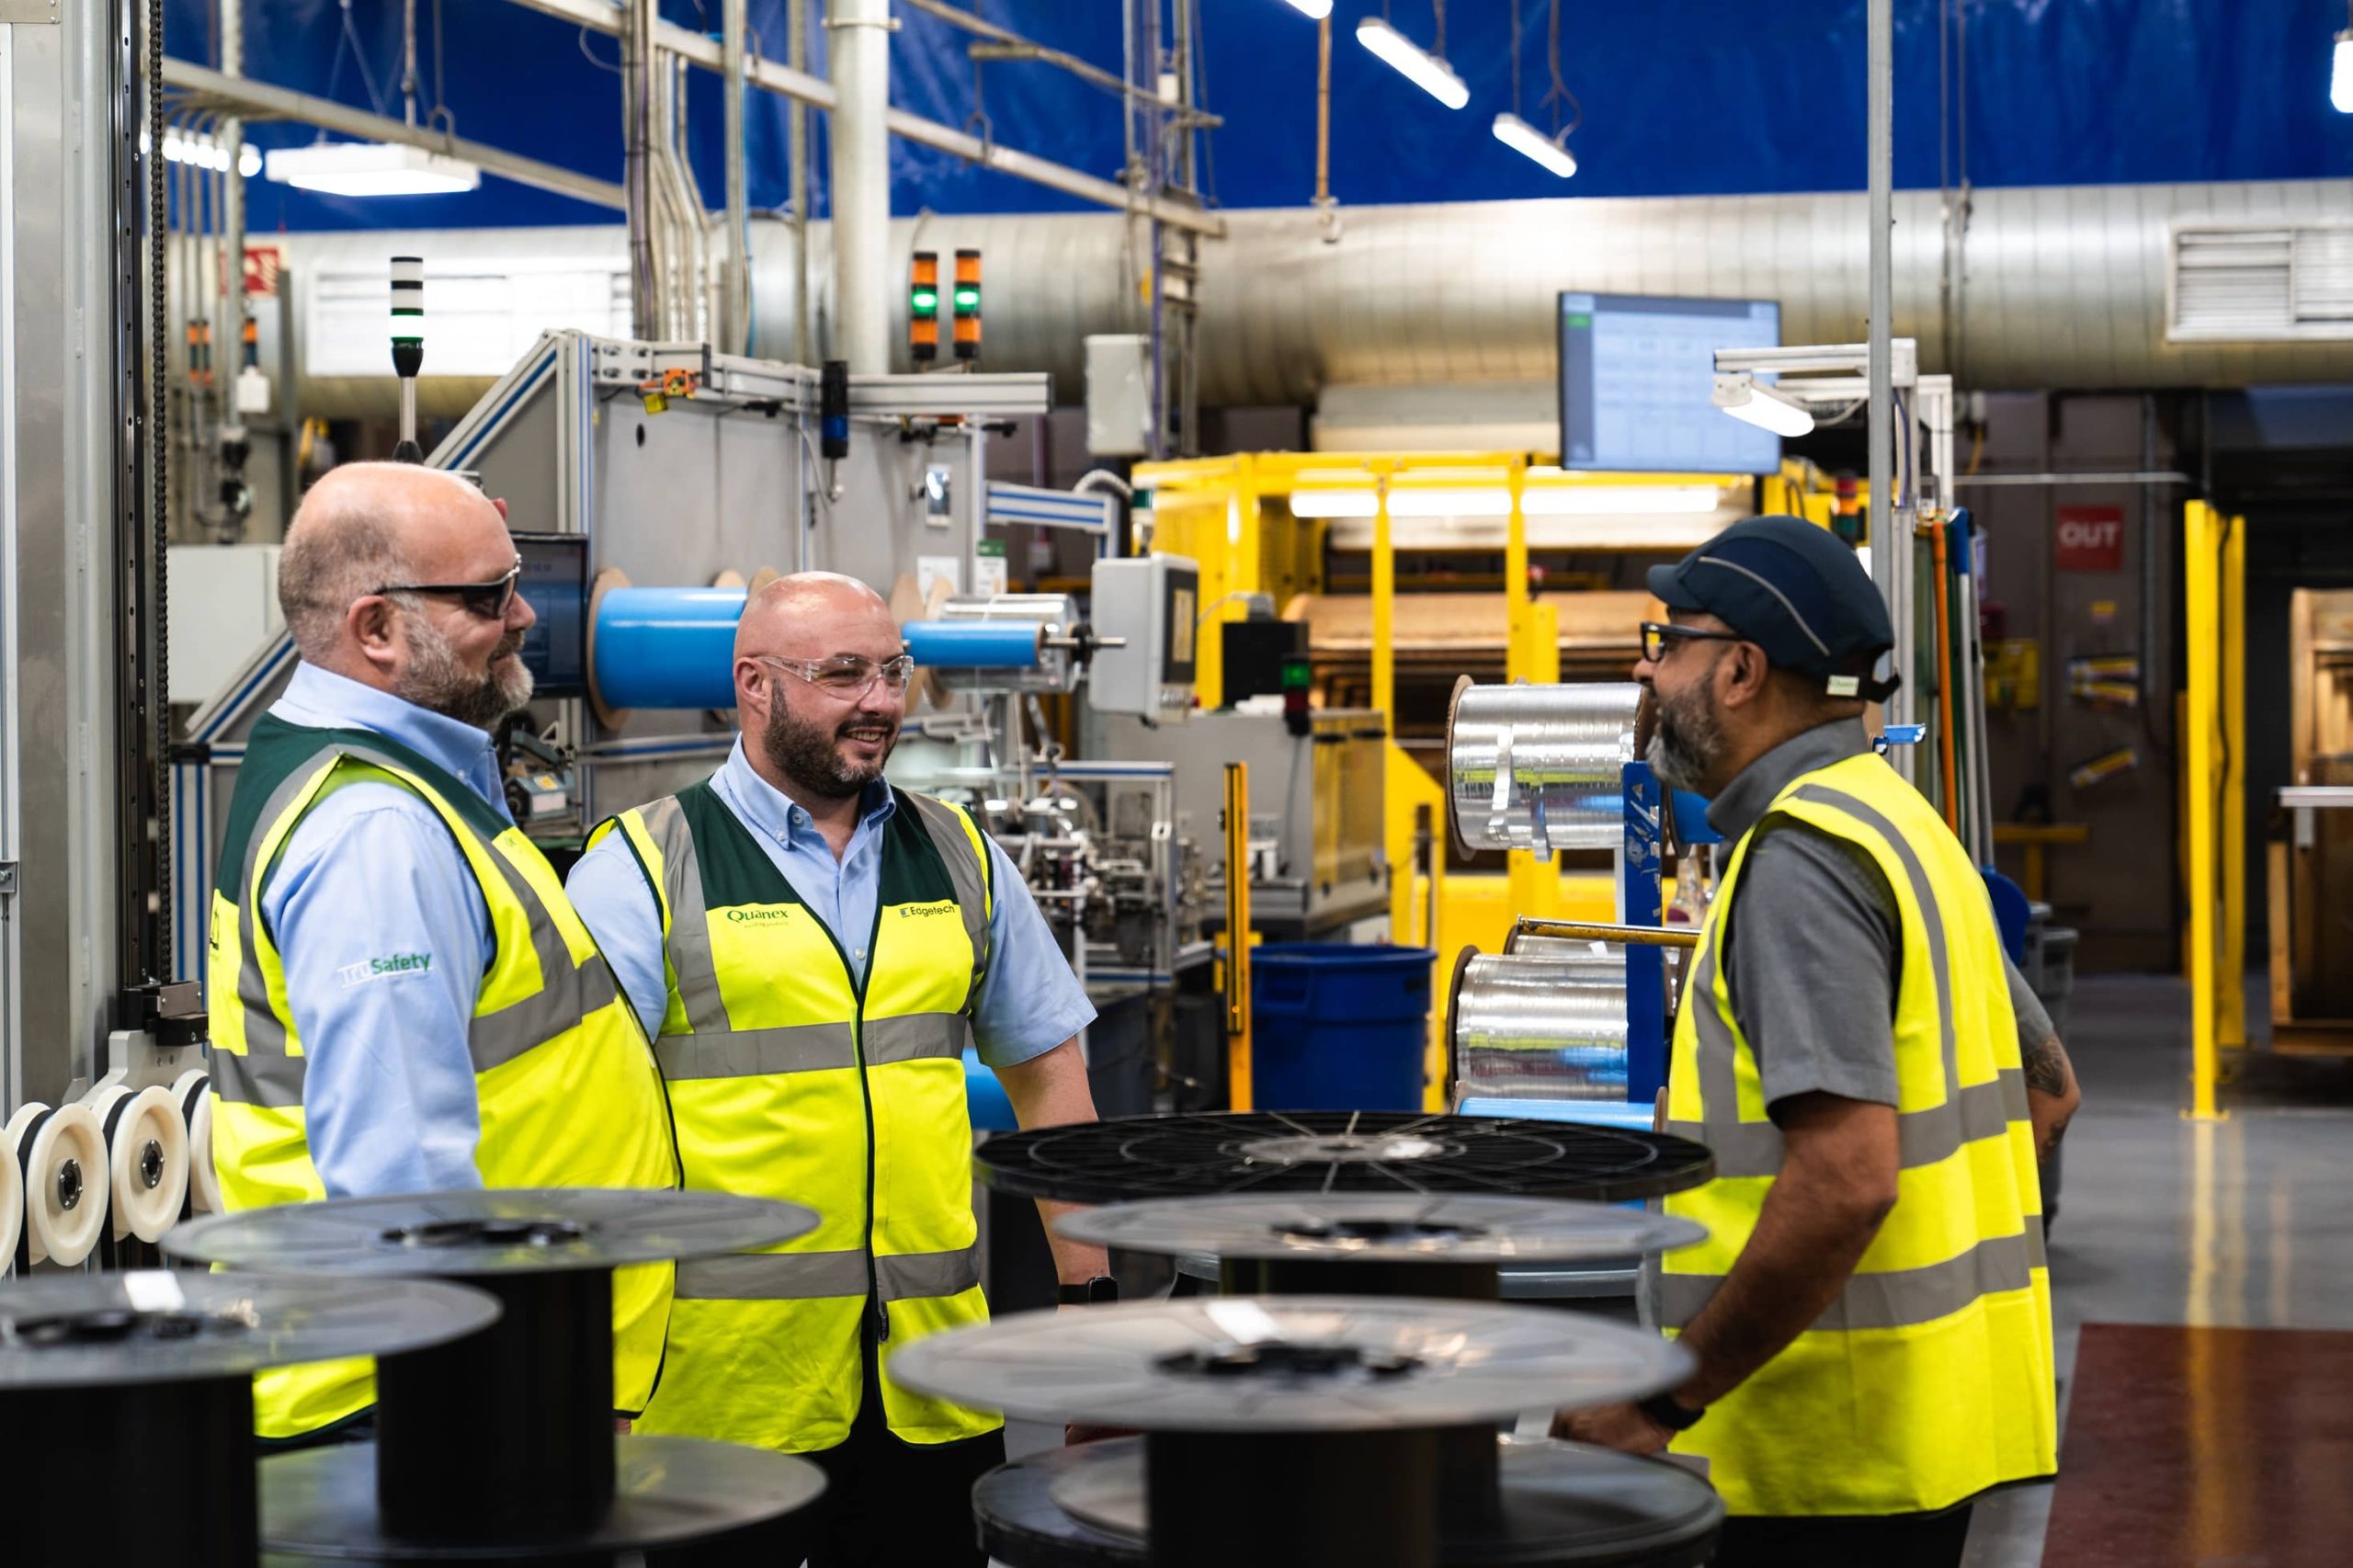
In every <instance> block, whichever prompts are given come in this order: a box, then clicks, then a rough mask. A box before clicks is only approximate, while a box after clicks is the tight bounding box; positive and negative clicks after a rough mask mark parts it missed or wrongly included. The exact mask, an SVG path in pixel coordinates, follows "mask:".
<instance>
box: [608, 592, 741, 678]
mask: <svg viewBox="0 0 2353 1568" xmlns="http://www.w3.org/2000/svg"><path fill="white" fill-rule="evenodd" d="M741 619H744V590H743V589H741V588H612V589H608V590H607V592H606V593H605V594H604V596H603V597H601V598H599V599H598V600H597V667H596V670H595V672H594V676H593V678H594V680H595V682H596V687H597V697H598V698H599V699H601V700H602V701H603V702H604V704H605V706H606V707H608V708H733V707H734V706H735V623H736V622H737V621H739V620H741Z"/></svg>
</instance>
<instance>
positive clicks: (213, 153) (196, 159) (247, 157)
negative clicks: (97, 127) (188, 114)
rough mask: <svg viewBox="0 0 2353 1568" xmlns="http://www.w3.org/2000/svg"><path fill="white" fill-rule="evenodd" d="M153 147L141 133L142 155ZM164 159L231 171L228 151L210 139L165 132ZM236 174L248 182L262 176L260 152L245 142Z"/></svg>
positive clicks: (226, 171)
mask: <svg viewBox="0 0 2353 1568" xmlns="http://www.w3.org/2000/svg"><path fill="white" fill-rule="evenodd" d="M150 145H151V143H150V142H148V140H147V133H146V132H145V131H141V132H140V133H139V151H140V152H141V153H142V154H143V153H145V152H146V151H147V149H148V147H149V146H150ZM164 156H165V159H166V160H167V161H169V162H171V163H175V164H193V165H195V166H196V167H198V168H199V169H210V170H211V171H212V172H213V173H214V174H218V175H225V174H227V173H228V172H229V149H227V148H226V147H223V146H222V145H221V143H220V142H215V141H214V140H213V139H212V138H211V137H210V136H183V135H181V134H179V133H178V132H177V131H166V132H165V134H164ZM237 172H238V173H239V174H241V175H243V176H245V177H246V178H247V179H251V178H253V177H254V176H256V175H257V174H259V173H261V149H260V148H258V147H256V146H255V145H254V144H253V143H252V142H244V143H243V144H242V146H241V147H240V149H239V152H238V156H237Z"/></svg>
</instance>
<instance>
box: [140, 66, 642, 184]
mask: <svg viewBox="0 0 2353 1568" xmlns="http://www.w3.org/2000/svg"><path fill="white" fill-rule="evenodd" d="M164 85H165V86H167V87H172V88H176V89H177V90H179V91H181V92H185V93H192V94H194V95H196V96H198V97H201V98H204V99H206V100H209V101H210V102H211V103H212V104H214V105H215V106H217V107H220V108H228V109H237V110H243V111H244V118H245V119H290V120H295V121H298V122H300V123H301V124H303V125H315V126H318V127H320V128H321V129H322V130H326V131H340V132H342V133H343V134H344V135H346V136H348V137H351V138H353V139H354V140H355V141H360V142H393V143H395V144H397V145H399V146H403V147H422V148H424V149H425V150H426V152H428V153H447V154H448V155H449V156H450V157H452V158H460V159H462V160H464V161H465V162H467V163H469V164H472V165H475V166H476V167H478V168H480V169H482V170H483V172H485V173H487V174H494V175H497V176H500V177H501V178H503V179H511V180H513V181H515V182H516V183H517V185H528V186H530V187H533V188H534V189H538V190H550V191H553V192H554V193H555V194H556V195H558V196H569V197H571V198H573V199H574V200H578V201H586V202H591V203H593V204H595V205H596V206H598V207H609V208H612V209H614V210H617V211H618V210H622V209H624V208H625V207H626V206H627V205H628V204H627V203H626V202H625V201H624V200H623V199H622V195H621V187H620V186H618V185H615V184H614V183H613V182H612V181H610V180H601V179H597V178H594V177H592V176H588V175H584V174H577V173H575V172H574V171H573V170H571V169H563V168H558V167H557V166H556V165H553V164H543V163H540V161H539V160H538V159H536V158H526V157H523V156H521V155H520V154H519V153H508V152H505V151H502V150H501V149H499V148H496V147H490V146H485V145H484V144H483V143H482V142H469V141H467V140H466V139H465V138H464V137H462V136H452V135H449V133H447V132H446V131H433V130H429V129H427V128H426V127H423V126H415V125H406V124H404V123H402V122H401V121H399V120H397V119H391V118H389V117H388V116H385V115H381V114H369V112H367V111H366V110H365V109H356V108H349V107H347V106H346V105H343V104H339V103H336V102H335V100H333V99H332V98H322V97H313V96H312V95H311V94H309V93H297V92H293V91H290V90H289V89H288V88H285V87H278V86H272V85H270V84H268V83H267V82H257V81H256V80H254V79H253V78H252V77H250V76H226V75H223V74H221V73H220V72H218V71H215V70H212V69H211V68H210V67H209V66H203V65H193V64H190V63H189V62H187V61H185V60H173V59H168V58H167V59H165V62H164Z"/></svg>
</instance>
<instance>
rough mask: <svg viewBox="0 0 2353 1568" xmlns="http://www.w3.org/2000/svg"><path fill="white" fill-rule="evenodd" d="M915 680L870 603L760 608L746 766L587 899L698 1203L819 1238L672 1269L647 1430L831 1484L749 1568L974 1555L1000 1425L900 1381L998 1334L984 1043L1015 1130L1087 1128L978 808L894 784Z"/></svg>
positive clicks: (635, 818) (633, 836) (809, 578)
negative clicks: (807, 1459)
mask: <svg viewBox="0 0 2353 1568" xmlns="http://www.w3.org/2000/svg"><path fill="white" fill-rule="evenodd" d="M911 673H912V661H910V660H909V659H908V658H907V656H906V652H905V645H904V642H903V641H902V640H901V638H900V634H899V628H898V626H897V624H896V623H895V622H894V621H893V620H892V617H891V612H890V609H889V607H888V606H886V605H885V604H884V603H883V601H882V598H881V596H880V595H878V594H876V593H875V591H874V590H873V589H872V588H870V587H869V586H867V585H865V584H863V583H860V582H858V581H856V580H855V579H852V578H848V577H842V576H836V575H834V574H830V573H804V574H800V575H797V576H792V577H786V578H783V579H781V580H779V581H778V582H776V583H774V584H771V585H769V586H768V587H767V589H766V590H764V591H763V592H762V593H760V594H759V595H758V596H756V597H754V598H753V600H752V601H751V602H750V603H749V604H748V605H747V606H746V607H745V613H744V618H743V620H742V621H741V623H740V624H739V625H738V627H737V631H736V635H735V665H734V674H735V702H736V709H737V711H738V712H739V713H740V715H741V716H742V722H743V734H742V735H741V737H739V739H738V740H737V742H736V744H735V748H734V751H733V754H732V755H731V756H729V758H728V760H727V763H726V765H725V766H724V767H722V768H721V769H720V770H719V771H718V773H716V774H715V775H713V776H712V777H711V778H709V779H708V780H706V781H704V782H703V783H700V784H697V785H694V786H692V787H690V788H688V789H687V790H681V791H680V792H679V793H678V794H676V795H674V796H670V797H667V798H665V799H663V800H660V801H654V803H653V804H651V805H648V806H644V807H642V808H640V809H638V810H635V811H631V812H623V813H621V815H620V816H619V817H617V818H615V819H614V820H613V821H611V822H609V823H607V824H604V825H603V826H602V827H600V828H599V829H598V830H597V835H595V837H594V839H593V841H592V847H591V848H590V850H589V852H588V854H587V855H586V856H585V857H584V858H582V859H581V861H580V863H579V865H578V866H576V867H575V868H574V870H573V873H572V877H571V880H570V884H569V891H570V893H571V896H572V898H573V901H574V903H575V904H576V906H577V907H578V908H579V910H580V913H581V916H582V918H583V919H585V921H586V922H587V923H588V926H589V927H590V929H592V930H593V931H595V932H596V934H597V941H598V943H599V945H600V946H601V947H602V948H603V949H604V951H605V953H606V954H607V956H608V958H609V959H610V960H611V961H612V963H613V967H614V970H615V972H616V973H617V974H618V975H619V976H620V982H621V985H622V988H623V989H624V990H625V991H626V992H627V993H628V994H629V996H630V998H631V1001H632V1003H633V1004H634V1005H635V1006H636V1008H637V1011H638V1016H639V1017H640V1018H642V1020H643V1021H644V1024H645V1027H646V1029H647V1032H648V1033H650V1034H652V1035H654V1037H655V1040H654V1049H655V1053H656V1055H657V1056H658V1058H659V1060H660V1062H661V1064H662V1071H663V1074H664V1076H665V1078H666V1079H667V1080H668V1083H669V1086H670V1100H671V1107H672V1109H673V1112H674V1114H675V1116H676V1124H677V1130H678V1146H679V1153H680V1158H681V1162H682V1164H683V1165H684V1168H685V1171H686V1179H687V1185H688V1186H689V1187H698V1188H703V1189H709V1190H715V1191H723V1192H737V1193H745V1194H748V1195H752V1196H756V1197H763V1198H777V1199H790V1200H793V1201H797V1202H801V1203H805V1204H807V1205H809V1206H810V1207H811V1208H813V1209H815V1210H817V1211H818V1213H819V1214H820V1216H821V1217H822V1220H821V1223H820V1225H819V1226H818V1228H817V1229H816V1230H815V1231H814V1232H813V1233H810V1234H809V1235H807V1236H804V1237H801V1239H799V1240H798V1241H795V1242H792V1243H790V1244H786V1245H785V1246H784V1247H783V1248H781V1249H779V1250H777V1251H775V1252H771V1253H767V1254H762V1255H756V1256H738V1257H728V1258H720V1259H714V1260H710V1262H707V1263H699V1264H688V1265H684V1266H682V1267H681V1269H680V1273H679V1282H678V1302H677V1308H676V1312H674V1313H673V1316H672V1320H671V1331H670V1343H669V1351H668V1357H667V1359H666V1361H665V1366H664V1369H663V1375H662V1385H661V1388H660V1389H659V1391H658V1392H656V1394H655V1396H654V1401H653V1403H651V1404H650V1405H649V1406H648V1407H647V1409H646V1412H645V1416H644V1419H643V1421H642V1423H641V1424H640V1429H641V1430H643V1431H649V1432H673V1433H678V1434H681V1435H685V1436H690V1437H711V1438H720V1439H724V1440H728V1441H732V1442H739V1443H749V1444H754V1445H757V1446H761V1447H766V1448H770V1449H779V1450H780V1451H783V1452H788V1453H801V1454H807V1455H809V1456H811V1457H812V1458H813V1459H814V1460H816V1461H817V1462H818V1463H819V1464H820V1465H822V1466H823V1467H824V1470H825V1471H826V1474H827V1478H828V1481H829V1483H830V1485H829V1489H828V1491H827V1493H826V1495H825V1496H824V1499H823V1500H822V1501H821V1502H820V1503H819V1505H818V1506H816V1507H815V1508H814V1509H813V1510H812V1511H811V1512H810V1513H809V1514H806V1515H803V1516H801V1517H797V1518H796V1519H795V1520H793V1521H791V1525H790V1528H792V1529H793V1530H794V1532H795V1533H794V1535H793V1538H792V1539H791V1540H789V1541H786V1542H783V1543H780V1544H779V1545H778V1546H776V1547H775V1548H774V1549H773V1551H767V1552H764V1553H762V1554H761V1555H760V1556H759V1557H758V1558H757V1559H756V1560H757V1561H760V1562H773V1563H776V1564H778V1565H779V1568H786V1565H790V1564H792V1563H797V1562H801V1558H802V1556H803V1555H804V1554H805V1555H806V1557H807V1558H808V1560H809V1562H810V1563H811V1564H812V1568H848V1565H852V1564H878V1565H879V1564H885V1563H889V1564H898V1563H916V1562H920V1563H924V1564H926V1565H927V1568H929V1565H946V1564H959V1563H966V1564H971V1565H972V1568H979V1565H980V1564H981V1563H982V1562H984V1561H985V1558H984V1555H983V1553H982V1552H981V1551H979V1550H978V1548H977V1547H976V1546H975V1545H974V1541H973V1526H972V1503H971V1493H972V1483H973V1482H974V1481H975V1480H977V1479H978V1478H979V1477H980V1476H981V1475H982V1474H983V1472H985V1471H988V1470H990V1469H992V1468H994V1467H995V1466H996V1465H998V1464H1000V1463H1002V1462H1004V1459H1005V1441H1004V1433H1003V1430H1002V1423H1001V1422H1000V1420H999V1419H998V1417H996V1416H995V1415H990V1414H987V1413H984V1412H979V1411H972V1410H966V1409H963V1408H961V1407H959V1406H956V1405H953V1404H950V1403H948V1402H946V1401H943V1400H937V1399H931V1398H927V1397H926V1396H923V1395H920V1394H917V1393H915V1392H913V1391H911V1390H907V1389H904V1388H902V1387H901V1386H900V1385H899V1384H898V1383H897V1382H896V1381H893V1380H892V1377H891V1376H890V1372H889V1358H890V1357H891V1355H892V1353H893V1352H894V1351H895V1350H896V1349H898V1348H899V1347H900V1346H904V1345H907V1344H909V1343H912V1342H913V1341H914V1340H915V1339H918V1338H920V1337H922V1336H923V1335H926V1334H931V1333H935V1332H938V1331H939V1330H941V1329H946V1328H952V1327H955V1326H958V1325H960V1324H970V1323H978V1322H982V1321H984V1320H985V1319H986V1317H987V1315H988V1304H987V1302H986V1301H985V1300H984V1299H983V1295H982V1291H981V1282H980V1275H979V1268H978V1253H977V1248H976V1246H975V1241H976V1236H975V1227H974V1220H973V1213H972V1126H971V1123H970V1121H969V1120H968V1119H967V1117H966V1114H965V1100H964V1096H965V1088H964V1070H963V1065H962V1060H961V1058H962V1054H963V1051H964V1047H965V1045H966V1044H967V1042H970V1043H972V1045H974V1046H975V1047H977V1049H978V1051H979V1054H980V1056H981V1059H982V1060H983V1062H987V1063H988V1064H989V1065H990V1066H991V1067H993V1068H994V1069H995V1071H996V1073H997V1075H998V1077H999V1078H1000V1079H1001V1080H1002V1081H1003V1083H1004V1085H1005V1088H1006V1096H1007V1097H1008V1098H1009V1099H1010V1100H1011V1101H1012V1104H1013V1108H1014V1112H1015V1114H1016V1115H1017V1117H1018V1118H1019V1119H1020V1121H1021V1124H1022V1125H1023V1126H1025V1127H1029V1126H1038V1125H1046V1124H1053V1123H1063V1122H1072V1121H1086V1120H1092V1119H1094V1116H1095V1108H1094V1102H1093V1099H1092V1097H1091V1096H1090V1094H1089V1092H1088V1089H1087V1082H1086V1065H1085V1062H1084V1061H1083V1060H1082V1058H1081V1056H1080V1054H1079V1047H1078V1041H1077V1040H1076V1038H1075V1037H1076V1036H1077V1034H1078V1031H1079V1030H1080V1029H1081V1028H1085V1027H1086V1024H1087V1023H1088V1022H1090V1021H1091V1020H1092V1019H1093V1017H1094V1009H1093V1008H1092V1007H1091V1006H1088V1004H1087V1001H1086V992H1085V989H1084V988H1083V987H1082V986H1081V985H1080V984H1079V983H1078V981H1077V979H1076V978H1075V977H1074V975H1073V974H1072V973H1071V971H1070V968H1069V966H1068V964H1067V963H1065V962H1064V961H1063V956H1062V952H1061V949H1059V947H1058V946H1057V945H1056V944H1055V942H1054V939H1053V935H1052V933H1051V930H1050V929H1049V928H1048V926H1047V925H1046V923H1045V920H1044V918H1043V917H1042V916H1041V915H1040V914H1039V912H1038V908H1037V905H1036V904H1035V903H1033V902H1032V901H1031V899H1030V896H1029V889H1028V887H1027V886H1026V885H1025V884H1024V883H1023V881H1022V879H1021V877H1020V875H1019V873H1018V872H1017V870H1016V869H1014V867H1013V865H1012V863H1011V861H1010V860H1008V859H1007V858H1006V854H1005V852H1004V851H1003V850H1002V849H1000V848H998V847H997V846H996V845H995V843H994V842H993V841H992V840H990V839H989V838H988V837H987V835H985V834H983V833H982V832H981V831H980V830H979V828H978V827H977V826H976V825H975V824H973V822H972V819H971V818H970V817H968V816H967V815H966V814H965V813H964V812H962V811H961V809H959V808H957V807H955V806H952V805H949V804H946V803H945V802H942V801H936V800H933V799H931V798H929V797H927V796H924V795H919V794H916V793H915V792H914V791H912V790H901V789H898V788H896V787H894V786H892V784H890V783H889V782H887V781H886V780H885V779H884V778H883V776H882V775H883V766H884V764H885V763H886V762H888V761H889V759H890V756H891V750H892V746H893V745H894V744H896V743H897V741H898V735H899V726H900V722H901V721H902V720H903V719H904V715H905V710H906V689H907V682H908V678H909V676H910V675H911ZM1052 1242H1053V1247H1054V1256H1055V1266H1056V1271H1057V1273H1058V1274H1059V1275H1060V1277H1061V1280H1062V1283H1063V1300H1064V1301H1097V1300H1104V1299H1107V1298H1108V1294H1109V1293H1110V1281H1109V1280H1108V1278H1107V1267H1106V1263H1105V1259H1104V1255H1103V1253H1102V1251H1101V1249H1099V1248H1095V1247H1087V1246H1081V1245H1078V1244H1073V1243H1069V1242H1065V1241H1063V1240H1062V1239H1060V1238H1059V1237H1055V1238H1052ZM752 1560H754V1559H750V1558H745V1557H735V1558H731V1559H730V1561H733V1562H743V1561H752Z"/></svg>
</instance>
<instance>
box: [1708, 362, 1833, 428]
mask: <svg viewBox="0 0 2353 1568" xmlns="http://www.w3.org/2000/svg"><path fill="white" fill-rule="evenodd" d="M1710 401H1711V402H1712V403H1714V404H1715V405H1716V406H1717V407H1718V408H1721V409H1722V410H1723V411H1724V412H1725V413H1726V414H1729V415H1732V416H1733V418H1734V419H1739V420H1744V421H1745V422H1746V423H1748V424H1751V425H1755V426H1758V427H1759V428H1762V429H1766V430H1770V431H1772V432H1773V433H1774V434H1775V435H1777V436H1802V435H1804V434H1805V433H1806V432H1807V431H1809V430H1811V429H1813V413H1812V411H1810V410H1809V409H1808V408H1807V407H1806V405H1805V404H1803V403H1800V402H1799V401H1798V400H1797V399H1795V398H1793V397H1791V396H1790V394H1789V393H1787V392H1783V391H1781V390H1780V389H1779V387H1768V386H1767V385H1765V384H1764V383H1763V382H1761V381H1757V380H1756V377H1754V376H1752V375H1750V374H1749V373H1748V372H1747V371H1745V370H1734V371H1732V372H1730V373H1728V374H1724V375H1720V376H1718V377H1717V378H1716V390H1715V392H1714V394H1713V395H1712V397H1711V399H1710Z"/></svg>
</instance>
